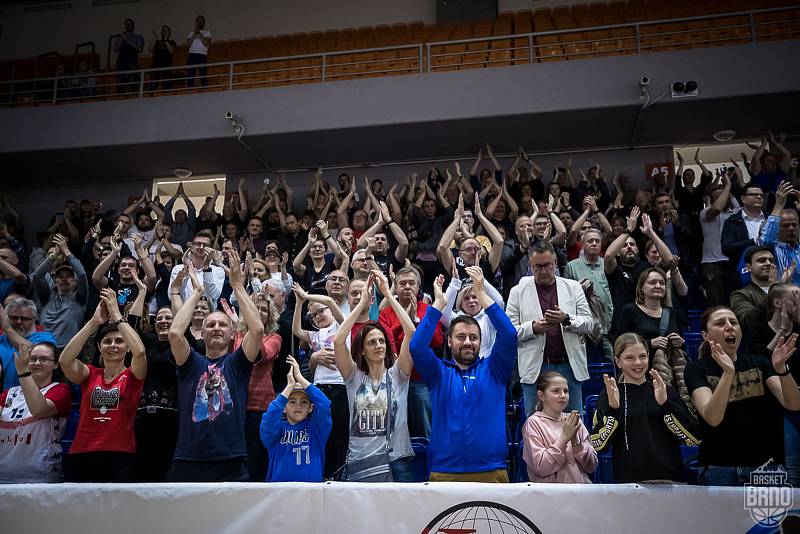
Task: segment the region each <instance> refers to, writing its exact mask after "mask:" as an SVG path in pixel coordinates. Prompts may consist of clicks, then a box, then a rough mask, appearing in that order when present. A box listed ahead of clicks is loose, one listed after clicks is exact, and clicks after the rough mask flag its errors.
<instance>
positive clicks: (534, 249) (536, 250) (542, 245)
mask: <svg viewBox="0 0 800 534" xmlns="http://www.w3.org/2000/svg"><path fill="white" fill-rule="evenodd" d="M545 252H549V253H550V254H552V255H553V257H555V256H556V249H554V248H553V245H551V244H550V243H546V242H544V241H539V242H538V243H534V244H533V245H531V249H530V252H529V253H528V254H529V255H530V257H531V258H532V257H533V255H534V254H544V253H545Z"/></svg>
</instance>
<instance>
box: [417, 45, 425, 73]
mask: <svg viewBox="0 0 800 534" xmlns="http://www.w3.org/2000/svg"><path fill="white" fill-rule="evenodd" d="M418 52H419V73H420V74H422V73H423V72H424V71H423V70H422V59H423V58H422V43H420V44H419V49H418Z"/></svg>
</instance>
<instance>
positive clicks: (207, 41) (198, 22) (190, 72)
mask: <svg viewBox="0 0 800 534" xmlns="http://www.w3.org/2000/svg"><path fill="white" fill-rule="evenodd" d="M205 28H206V18H205V17H204V16H203V15H197V18H196V19H195V20H194V31H192V32H190V33H189V37H188V38H187V40H186V44H187V45H188V46H189V55H188V56H187V57H186V65H187V66H188V68H187V69H186V77H187V80H186V86H187V87H194V77H195V74H196V73H197V71H198V70H199V71H200V83H202V84H203V87H208V78H206V74H207V73H208V69H206V67H205V66H203V67H199V68H198V67H193V66H192V65H205V64H206V63H208V47H209V46H211V32H210V31H208V30H206V29H205Z"/></svg>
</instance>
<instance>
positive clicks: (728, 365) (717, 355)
mask: <svg viewBox="0 0 800 534" xmlns="http://www.w3.org/2000/svg"><path fill="white" fill-rule="evenodd" d="M708 344H709V346H710V347H711V357H712V358H714V361H715V362H717V364H718V365H719V366H720V367H722V372H723V373H728V374H731V375H732V374H733V373H734V372H736V367H735V366H734V364H733V360H731V357H730V356H728V355H727V354H726V353H725V351H724V350H723V348H722V345H720V344H719V343H717V342H715V341H709V342H708Z"/></svg>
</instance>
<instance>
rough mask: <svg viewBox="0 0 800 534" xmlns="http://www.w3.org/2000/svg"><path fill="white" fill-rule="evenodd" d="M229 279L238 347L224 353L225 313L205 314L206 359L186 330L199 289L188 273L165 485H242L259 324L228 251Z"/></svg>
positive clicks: (177, 326) (227, 340) (172, 331)
mask: <svg viewBox="0 0 800 534" xmlns="http://www.w3.org/2000/svg"><path fill="white" fill-rule="evenodd" d="M228 265H229V267H228V271H229V273H228V278H229V280H230V284H231V287H232V288H233V293H234V294H235V295H236V299H237V300H238V301H239V306H240V313H241V315H242V317H243V318H244V321H245V323H247V333H246V334H245V336H244V339H242V344H241V346H240V347H239V348H238V349H236V350H234V351H232V352H229V350H230V349H229V347H230V344H231V342H232V341H233V337H234V331H233V330H234V325H233V322H232V321H231V319H230V317H228V316H227V315H226V314H225V312H222V311H214V312H211V313H209V314H208V315H207V316H206V318H205V320H204V321H203V341H204V342H205V347H206V354H205V356H204V355H201V354H198V353H197V352H196V351H194V350H192V348H191V346H190V345H189V342H188V341H187V340H186V336H185V333H186V329H187V328H189V323H190V322H191V320H192V314H193V312H194V307H195V305H196V304H197V302H198V301H199V300H200V297H201V296H202V295H203V287H202V285H201V284H200V282H199V281H198V280H197V273H196V271H195V270H194V269H192V268H189V269H188V271H189V272H188V275H189V278H190V279H191V285H192V294H191V296H190V297H189V299H188V301H187V302H185V303H184V305H183V307H181V309H180V310H179V311H178V312H177V313H176V314H175V318H174V319H173V321H172V325H171V326H170V328H169V344H170V347H171V348H172V355H173V356H174V358H175V363H176V364H177V365H178V419H179V425H178V443H177V446H176V447H175V459H174V461H173V463H172V468H171V469H170V470H169V472H168V473H167V480H168V481H170V482H224V481H231V482H245V481H247V480H249V479H250V474H249V472H248V470H247V447H246V445H245V413H246V409H247V386H248V383H249V381H250V374H251V371H252V368H253V362H255V361H256V359H258V357H259V355H260V351H261V341H262V338H263V337H264V324H263V323H262V321H261V315H260V313H259V311H258V308H257V307H256V305H255V303H254V302H253V301H252V300H251V299H250V297H249V295H248V294H247V292H246V291H245V289H244V282H245V280H244V273H243V272H242V268H241V265H240V264H239V257H238V255H237V254H236V252H234V251H232V250H231V251H228Z"/></svg>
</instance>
